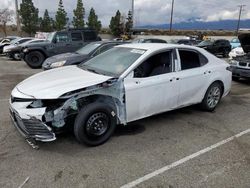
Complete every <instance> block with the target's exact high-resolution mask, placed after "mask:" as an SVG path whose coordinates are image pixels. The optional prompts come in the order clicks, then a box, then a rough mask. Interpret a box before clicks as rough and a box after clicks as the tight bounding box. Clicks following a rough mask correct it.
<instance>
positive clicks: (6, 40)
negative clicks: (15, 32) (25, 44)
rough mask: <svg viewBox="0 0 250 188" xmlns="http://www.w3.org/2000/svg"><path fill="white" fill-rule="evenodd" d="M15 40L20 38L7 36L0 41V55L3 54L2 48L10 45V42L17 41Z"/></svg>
mask: <svg viewBox="0 0 250 188" xmlns="http://www.w3.org/2000/svg"><path fill="white" fill-rule="evenodd" d="M17 38H20V37H17V36H8V37H5V38H3V39H2V40H1V42H0V54H2V53H3V48H4V47H5V46H8V45H10V43H11V41H13V40H15V39H17Z"/></svg>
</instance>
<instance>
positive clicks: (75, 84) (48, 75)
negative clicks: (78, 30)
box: [16, 66, 112, 99]
mask: <svg viewBox="0 0 250 188" xmlns="http://www.w3.org/2000/svg"><path fill="white" fill-rule="evenodd" d="M111 78H112V77H109V76H104V75H100V74H95V73H92V72H88V71H85V70H83V69H80V68H78V67H77V66H66V67H62V68H57V69H52V70H49V71H45V72H41V73H38V74H35V75H34V76H31V77H29V78H28V79H26V80H24V81H22V82H21V83H20V84H18V85H17V86H16V89H18V90H19V91H20V92H21V93H23V94H25V95H28V96H30V97H34V98H36V99H57V98H58V97H60V96H61V95H63V94H65V93H68V92H71V91H75V90H78V89H83V88H86V87H90V86H94V85H96V84H100V83H102V82H105V81H107V80H109V79H111Z"/></svg>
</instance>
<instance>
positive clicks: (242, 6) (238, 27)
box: [236, 5, 246, 36]
mask: <svg viewBox="0 0 250 188" xmlns="http://www.w3.org/2000/svg"><path fill="white" fill-rule="evenodd" d="M245 6H246V5H239V6H238V7H240V12H239V19H238V24H237V30H236V35H237V36H238V33H239V29H240V19H241V14H242V11H244V7H245Z"/></svg>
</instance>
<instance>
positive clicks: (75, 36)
mask: <svg viewBox="0 0 250 188" xmlns="http://www.w3.org/2000/svg"><path fill="white" fill-rule="evenodd" d="M71 39H72V41H82V34H81V33H71Z"/></svg>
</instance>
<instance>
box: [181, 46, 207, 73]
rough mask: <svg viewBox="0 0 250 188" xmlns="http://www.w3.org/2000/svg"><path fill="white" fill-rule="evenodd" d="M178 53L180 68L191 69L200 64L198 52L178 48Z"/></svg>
mask: <svg viewBox="0 0 250 188" xmlns="http://www.w3.org/2000/svg"><path fill="white" fill-rule="evenodd" d="M179 55H180V60H181V70H187V69H193V68H197V67H200V66H201V62H200V54H199V53H197V52H194V51H189V50H179ZM204 58H205V57H204Z"/></svg>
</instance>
